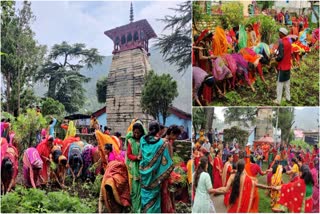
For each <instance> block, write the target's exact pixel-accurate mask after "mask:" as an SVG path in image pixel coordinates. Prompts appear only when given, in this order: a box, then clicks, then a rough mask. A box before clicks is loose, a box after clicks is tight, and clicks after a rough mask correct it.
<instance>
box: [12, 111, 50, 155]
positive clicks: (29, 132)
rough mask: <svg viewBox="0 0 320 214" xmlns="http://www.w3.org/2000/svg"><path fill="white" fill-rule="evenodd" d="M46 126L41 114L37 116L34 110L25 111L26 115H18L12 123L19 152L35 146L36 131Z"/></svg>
mask: <svg viewBox="0 0 320 214" xmlns="http://www.w3.org/2000/svg"><path fill="white" fill-rule="evenodd" d="M46 124H47V123H46V120H45V118H44V117H43V116H42V115H41V114H40V115H37V112H36V110H34V109H27V113H26V114H20V115H19V116H18V117H17V120H15V121H13V123H12V125H13V130H14V132H15V140H16V141H17V143H18V144H19V150H20V151H22V150H24V149H26V148H28V147H30V146H32V145H35V143H36V134H37V131H39V130H41V129H42V128H46Z"/></svg>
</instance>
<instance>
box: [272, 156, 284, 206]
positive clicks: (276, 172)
mask: <svg viewBox="0 0 320 214" xmlns="http://www.w3.org/2000/svg"><path fill="white" fill-rule="evenodd" d="M283 171H285V169H284V168H283V167H282V165H281V164H280V163H279V161H276V162H275V164H274V165H273V167H272V173H273V175H272V177H271V186H273V187H276V186H281V185H282V173H283ZM270 197H271V209H277V208H278V207H279V204H278V203H277V201H278V199H279V198H280V191H278V190H270Z"/></svg>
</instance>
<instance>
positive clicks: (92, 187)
mask: <svg viewBox="0 0 320 214" xmlns="http://www.w3.org/2000/svg"><path fill="white" fill-rule="evenodd" d="M102 178H103V175H100V174H99V175H97V176H96V179H95V181H94V183H84V184H83V185H82V187H83V189H85V190H87V191H89V194H91V195H92V196H94V197H98V196H99V194H100V188H101V182H102Z"/></svg>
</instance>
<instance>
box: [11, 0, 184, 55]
mask: <svg viewBox="0 0 320 214" xmlns="http://www.w3.org/2000/svg"><path fill="white" fill-rule="evenodd" d="M178 3H179V1H133V8H134V21H138V20H141V19H147V20H148V21H149V23H150V24H151V26H152V27H153V29H154V31H155V32H156V34H157V35H158V36H159V35H161V34H168V33H170V32H171V30H166V31H163V28H164V25H165V24H164V23H163V22H161V21H158V20H157V19H161V18H164V16H165V15H174V11H172V10H170V9H169V8H176V5H177V4H178ZM21 4H22V3H21V2H18V3H17V6H18V8H19V7H21ZM31 8H32V11H33V13H34V15H35V16H36V20H35V22H34V23H33V24H32V28H33V30H34V32H35V34H36V35H35V37H36V39H37V40H38V42H39V43H40V44H46V45H48V47H51V46H52V45H54V44H56V43H61V42H62V41H67V42H68V43H85V44H86V45H87V47H89V48H98V49H99V52H100V54H101V55H105V56H107V55H111V53H112V48H113V43H112V41H111V40H110V39H109V38H108V37H107V36H105V35H104V33H103V32H104V31H106V30H109V29H112V28H115V27H118V26H121V25H125V24H128V23H129V14H130V12H129V11H130V1H32V4H31ZM154 41H155V40H154V39H153V41H152V40H151V41H150V42H151V44H152V42H154Z"/></svg>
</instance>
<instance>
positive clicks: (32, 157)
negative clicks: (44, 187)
mask: <svg viewBox="0 0 320 214" xmlns="http://www.w3.org/2000/svg"><path fill="white" fill-rule="evenodd" d="M42 167H43V161H42V160H41V157H40V155H39V152H38V150H37V149H36V148H33V147H31V148H28V149H27V150H26V151H25V152H24V155H23V178H24V182H25V185H26V186H27V187H32V186H33V185H35V186H40V179H39V178H34V172H33V168H38V169H41V168H42ZM39 177H40V175H39ZM34 181H35V183H33V182H34Z"/></svg>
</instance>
